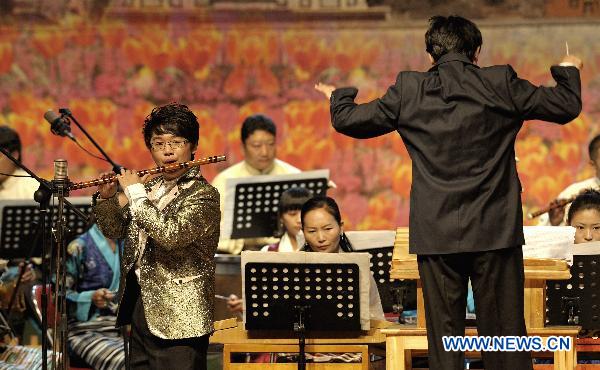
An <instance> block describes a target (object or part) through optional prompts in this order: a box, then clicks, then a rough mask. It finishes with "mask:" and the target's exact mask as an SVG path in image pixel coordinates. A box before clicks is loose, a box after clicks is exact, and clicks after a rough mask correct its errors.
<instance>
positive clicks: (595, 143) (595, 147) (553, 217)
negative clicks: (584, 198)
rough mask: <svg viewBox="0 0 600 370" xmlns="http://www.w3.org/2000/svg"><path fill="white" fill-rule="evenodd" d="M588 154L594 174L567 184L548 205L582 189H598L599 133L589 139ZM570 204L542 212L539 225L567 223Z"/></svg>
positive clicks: (599, 169) (576, 193) (599, 178)
mask: <svg viewBox="0 0 600 370" xmlns="http://www.w3.org/2000/svg"><path fill="white" fill-rule="evenodd" d="M588 154H589V156H590V165H591V166H593V167H594V170H595V171H596V176H594V177H591V178H589V179H586V180H583V181H579V182H576V183H573V184H571V185H569V186H567V187H566V188H565V189H564V190H563V191H562V192H561V193H560V194H558V197H557V198H556V199H555V200H553V201H552V202H551V203H550V205H554V204H557V202H560V201H562V200H565V199H570V198H572V197H574V196H576V195H578V194H579V193H581V192H582V191H583V190H586V189H595V190H600V135H597V136H596V137H594V138H593V139H592V141H590V144H589V146H588ZM569 207H570V205H569V204H568V205H566V206H563V207H557V208H554V209H552V210H551V211H550V212H548V213H544V214H543V215H541V216H540V219H539V221H538V225H539V226H565V225H567V213H568V211H569Z"/></svg>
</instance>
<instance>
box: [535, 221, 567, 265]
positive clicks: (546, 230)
mask: <svg viewBox="0 0 600 370" xmlns="http://www.w3.org/2000/svg"><path fill="white" fill-rule="evenodd" d="M523 233H524V234H525V245H524V246H523V257H529V258H558V259H564V260H567V261H568V262H569V264H570V263H571V261H572V260H573V255H572V250H573V241H574V239H575V228H574V227H571V226H524V227H523Z"/></svg>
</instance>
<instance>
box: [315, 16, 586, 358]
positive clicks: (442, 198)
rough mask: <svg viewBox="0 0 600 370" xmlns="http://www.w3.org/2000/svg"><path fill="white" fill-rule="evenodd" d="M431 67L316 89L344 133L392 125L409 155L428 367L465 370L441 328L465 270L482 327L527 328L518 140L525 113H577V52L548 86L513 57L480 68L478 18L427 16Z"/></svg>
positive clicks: (371, 132)
mask: <svg viewBox="0 0 600 370" xmlns="http://www.w3.org/2000/svg"><path fill="white" fill-rule="evenodd" d="M425 44H426V51H427V53H428V54H429V56H430V57H431V60H432V63H433V66H432V67H431V68H430V69H429V70H428V71H427V72H413V71H406V72H400V73H399V74H398V77H397V79H396V83H395V84H394V85H392V86H390V87H389V89H388V90H387V92H386V93H385V95H384V96H382V97H381V98H379V99H375V100H373V101H371V102H369V103H366V104H359V105H357V104H356V103H355V102H354V98H355V97H356V95H357V93H358V90H357V89H356V88H353V87H346V88H339V89H335V88H334V87H333V86H330V85H325V84H317V85H316V86H315V88H316V89H317V90H319V91H321V92H323V93H324V94H325V95H326V96H327V97H330V99H331V121H332V122H333V127H334V128H335V129H336V130H337V131H338V132H340V133H343V134H345V135H348V136H351V137H354V138H358V139H366V138H372V137H376V136H380V135H384V134H387V133H389V132H392V131H397V132H398V133H399V134H400V136H401V137H402V140H403V141H404V144H405V145H406V148H407V150H408V153H409V155H410V157H411V159H412V176H413V181H412V188H411V193H410V205H411V208H410V252H411V253H415V254H417V256H418V258H417V260H418V266H419V274H420V277H421V280H422V284H423V294H424V299H425V317H426V321H427V339H428V342H429V366H430V368H431V369H436V370H437V369H444V370H445V369H463V368H464V353H462V352H448V351H445V350H444V347H443V345H442V337H443V336H450V335H456V336H462V335H464V329H465V306H466V297H467V282H468V279H469V278H471V282H472V285H473V293H474V297H475V305H476V314H477V330H478V334H479V336H526V335H527V332H526V330H525V321H524V317H523V316H524V314H523V288H524V272H523V252H522V249H521V245H523V244H524V238H523V214H522V209H521V196H520V193H521V184H520V182H519V177H518V174H517V168H516V163H515V150H514V144H515V139H516V137H517V133H518V132H519V130H520V128H521V126H522V125H523V121H525V120H534V119H538V120H545V121H551V122H556V123H559V124H565V123H567V122H569V121H571V120H573V119H574V118H575V117H577V115H578V114H579V112H580V111H581V86H580V80H579V69H580V68H581V66H582V64H581V61H580V60H579V59H578V58H577V57H574V56H569V55H567V56H565V57H564V59H563V61H562V63H560V65H557V66H552V67H551V69H550V72H551V73H552V77H553V78H554V80H556V86H555V87H538V86H534V85H533V84H531V83H530V82H528V81H527V80H524V79H521V78H519V77H517V74H516V73H515V71H514V70H513V69H512V68H511V66H509V65H501V66H491V67H484V68H480V67H478V66H477V58H478V56H479V51H480V50H481V44H482V38H481V33H480V31H479V29H478V28H477V26H476V25H475V24H474V23H472V22H471V21H469V20H467V19H464V18H461V17H457V16H451V17H441V16H436V17H433V18H431V19H430V26H429V29H428V30H427V32H426V34H425ZM482 355H483V361H484V366H485V368H486V369H487V370H491V369H499V370H506V369H514V370H517V369H518V370H523V369H531V368H532V364H531V355H530V353H529V352H484V353H483V354H482Z"/></svg>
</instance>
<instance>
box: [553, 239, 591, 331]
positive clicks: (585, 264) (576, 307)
mask: <svg viewBox="0 0 600 370" xmlns="http://www.w3.org/2000/svg"><path fill="white" fill-rule="evenodd" d="M586 244H587V243H585V244H578V245H576V246H575V249H574V252H573V265H572V266H571V278H570V279H569V280H548V281H547V283H546V297H547V298H546V299H547V302H546V323H547V324H550V325H580V326H581V327H582V329H585V330H595V329H600V290H599V287H600V254H597V251H592V250H587V251H586V250H585V247H586ZM582 253H585V254H582ZM589 253H594V254H589Z"/></svg>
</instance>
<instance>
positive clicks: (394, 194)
mask: <svg viewBox="0 0 600 370" xmlns="http://www.w3.org/2000/svg"><path fill="white" fill-rule="evenodd" d="M425 25H426V22H423V28H414V27H413V28H401V27H389V26H381V27H379V28H378V27H374V26H372V24H371V25H370V26H369V27H362V26H360V24H356V25H354V26H352V27H351V26H349V25H344V26H343V27H337V28H336V27H333V26H332V25H330V24H326V23H311V24H307V25H302V24H298V23H294V24H285V23H278V24H262V23H252V24H247V23H246V24H236V23H235V22H229V23H226V24H208V23H193V22H191V21H190V22H185V21H181V20H177V19H173V20H170V19H168V18H165V19H162V20H159V21H153V22H150V21H130V22H127V21H111V20H105V21H103V22H101V23H98V24H95V25H90V23H89V22H85V21H83V20H82V19H78V18H76V17H73V18H66V19H65V20H64V21H62V22H61V23H59V24H56V25H51V26H48V25H41V24H27V23H22V24H18V25H17V24H15V25H12V26H2V27H1V28H0V121H1V122H3V123H6V124H8V125H10V126H12V127H14V128H16V129H17V130H18V131H19V132H20V134H21V137H22V140H23V142H24V145H25V147H26V150H25V151H24V162H25V163H26V164H27V165H29V166H31V167H32V169H34V170H35V171H37V172H38V173H39V174H40V175H42V176H44V177H47V178H48V177H51V175H52V161H53V159H55V158H66V159H68V161H69V175H70V178H71V179H72V180H75V181H83V180H88V179H91V178H94V177H96V176H97V175H98V174H99V173H100V172H102V171H105V170H107V169H109V168H110V166H109V165H108V164H107V163H104V162H102V161H101V160H99V159H96V158H94V157H91V156H89V155H87V154H86V153H85V152H83V151H82V150H81V149H80V148H79V147H77V145H75V143H73V142H72V141H70V140H66V139H64V138H60V137H56V136H53V135H52V134H51V133H50V128H49V125H48V124H47V123H46V122H45V121H44V120H43V115H44V112H45V111H46V110H48V109H53V110H55V111H58V108H59V107H68V108H69V109H70V110H71V111H72V112H73V114H74V116H75V117H76V118H77V120H78V121H79V122H80V123H82V124H83V125H84V126H85V128H86V129H87V130H88V131H89V132H90V133H91V134H92V136H93V137H94V138H95V139H96V141H98V142H99V143H100V145H101V146H102V147H103V148H104V150H105V151H106V152H108V153H109V154H110V156H111V157H112V159H114V160H115V161H116V162H118V163H120V164H122V165H124V166H126V167H128V168H138V169H141V168H150V167H152V160H151V158H150V156H149V154H148V152H147V150H146V148H145V146H144V143H143V140H142V138H141V124H142V122H143V119H144V117H145V116H146V115H147V114H148V113H149V111H150V110H151V109H152V107H153V106H155V105H159V104H163V103H167V102H170V101H180V102H183V103H185V104H188V105H189V106H190V107H191V108H192V109H193V110H194V112H195V113H196V114H197V116H198V117H199V120H200V122H201V141H200V146H199V156H209V155H219V154H226V155H227V156H228V163H222V164H218V165H209V166H205V167H203V173H204V174H205V176H206V177H207V178H208V179H209V180H211V179H212V178H213V177H214V176H215V175H216V174H217V173H218V171H220V170H222V169H223V168H225V167H226V166H228V165H230V164H233V163H235V162H237V161H239V160H240V159H241V156H242V154H241V148H240V138H239V127H240V124H241V122H242V120H243V119H244V118H245V117H246V116H247V115H249V114H253V113H259V112H261V113H265V114H267V115H269V116H271V117H272V118H273V119H274V121H275V122H276V123H277V125H278V130H279V131H278V157H279V158H281V159H283V160H285V161H288V162H290V163H292V164H293V165H295V166H297V167H299V168H301V169H304V170H311V169H319V168H329V169H330V170H331V177H332V179H333V180H334V181H335V182H336V184H337V185H338V188H337V189H334V190H332V191H331V195H332V196H334V197H335V198H336V199H338V200H339V201H340V203H341V208H342V210H343V213H344V218H345V221H346V224H347V228H349V229H358V230H366V229H393V228H395V227H396V226H405V225H407V224H408V207H409V202H408V195H409V191H410V183H411V163H410V159H409V158H408V154H407V152H406V149H405V147H404V145H403V143H402V141H401V140H400V138H399V137H398V135H394V134H390V135H387V136H384V137H380V138H375V139H372V140H364V141H357V140H353V139H349V138H347V137H344V136H341V135H339V134H337V133H336V132H335V131H334V130H333V129H332V128H331V125H330V120H329V107H328V102H327V101H326V100H325V99H323V98H322V96H321V95H319V94H318V93H317V92H315V91H314V89H313V85H314V83H315V82H317V81H324V82H328V83H333V84H336V85H339V86H341V85H354V86H357V87H359V89H360V93H359V96H358V99H359V101H368V100H370V99H374V98H376V97H378V96H380V95H381V94H383V93H384V92H385V90H386V89H387V87H388V86H389V85H390V84H391V83H393V82H394V81H395V76H396V74H397V72H398V71H400V70H403V69H415V70H426V69H427V68H428V60H427V58H426V55H425V54H424V51H423V49H424V42H423V34H424V32H425V28H424V27H425ZM482 32H483V36H484V45H483V50H482V56H481V58H480V64H481V65H489V64H506V63H509V64H511V65H513V67H514V68H515V70H516V71H517V72H518V73H519V75H520V76H522V77H524V78H527V79H529V80H531V81H532V82H534V83H536V84H552V83H553V80H552V79H551V76H550V74H549V67H550V65H551V64H552V63H554V62H556V61H558V60H560V58H561V56H562V53H563V52H564V42H565V41H568V42H569V46H570V50H571V52H572V53H574V54H575V53H576V54H578V55H580V56H581V57H582V58H583V60H584V64H585V69H584V71H583V74H582V84H583V90H584V93H583V98H584V111H583V113H582V114H581V116H580V117H579V118H578V119H576V120H575V121H574V122H572V123H570V124H568V125H566V126H558V125H552V124H547V123H542V122H528V123H526V125H525V126H524V128H523V130H522V132H521V134H520V135H519V139H518V141H517V143H516V148H517V149H516V151H517V155H518V157H519V160H520V161H519V164H518V166H519V172H520V176H521V180H522V183H523V187H524V193H523V202H524V212H525V213H527V212H528V211H531V210H534V209H537V208H539V207H542V206H544V205H546V204H547V203H548V202H549V201H550V200H552V199H553V197H555V196H556V195H557V194H558V193H559V192H560V191H561V190H562V189H563V188H564V187H565V186H567V185H568V184H570V183H571V182H573V181H576V180H580V179H583V178H586V177H589V176H591V175H593V170H592V168H591V167H590V166H589V165H588V164H587V162H588V158H587V143H588V142H589V140H590V138H591V137H593V136H594V135H596V134H598V133H600V130H598V129H597V124H596V123H597V122H598V120H599V119H600V117H599V108H600V71H599V70H598V68H599V67H598V66H599V65H600V39H599V38H598V37H597V30H596V29H595V27H594V26H593V25H586V24H583V23H582V24H576V23H572V24H569V25H540V24H536V25H526V24H519V25H517V26H514V25H505V26H493V27H492V26H488V27H486V26H485V25H484V26H482ZM73 133H74V135H75V136H76V137H77V138H78V139H79V141H80V144H81V145H83V146H84V147H85V148H86V149H88V150H90V151H93V152H95V151H94V148H93V147H92V145H91V143H89V142H87V141H86V140H85V138H84V136H83V134H82V133H80V132H79V131H78V130H77V129H76V128H73ZM83 194H89V192H87V193H86V192H85V191H79V192H78V193H76V194H73V195H83ZM527 222H528V223H531V221H527Z"/></svg>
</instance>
